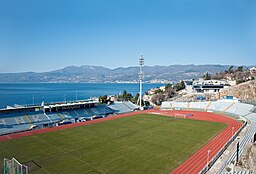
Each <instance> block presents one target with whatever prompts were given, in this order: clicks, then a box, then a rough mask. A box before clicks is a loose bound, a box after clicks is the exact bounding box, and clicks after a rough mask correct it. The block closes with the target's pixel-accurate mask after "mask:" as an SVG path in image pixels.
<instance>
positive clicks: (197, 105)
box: [161, 100, 256, 173]
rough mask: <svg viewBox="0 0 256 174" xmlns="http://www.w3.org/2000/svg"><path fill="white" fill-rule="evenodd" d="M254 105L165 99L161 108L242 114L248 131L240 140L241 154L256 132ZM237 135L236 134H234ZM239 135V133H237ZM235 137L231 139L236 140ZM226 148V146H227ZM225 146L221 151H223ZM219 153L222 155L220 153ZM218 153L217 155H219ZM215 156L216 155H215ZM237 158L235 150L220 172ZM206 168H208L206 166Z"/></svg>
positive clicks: (231, 114) (233, 114) (233, 102)
mask: <svg viewBox="0 0 256 174" xmlns="http://www.w3.org/2000/svg"><path fill="white" fill-rule="evenodd" d="M253 108H254V106H253V105H250V104H245V103H240V102H237V101H231V100H230V101H223V100H219V101H209V102H171V101H165V102H163V103H162V105H161V109H173V110H175V109H192V110H204V111H212V112H220V113H223V114H227V115H229V116H241V117H243V118H244V119H246V120H247V123H248V124H247V125H249V127H248V131H247V132H246V133H245V135H244V136H243V137H241V140H240V144H239V145H240V146H239V155H241V154H242V152H243V149H244V147H245V145H246V144H247V143H249V142H251V141H252V139H253V137H254V135H255V133H256V114H255V113H252V112H251V111H252V110H253ZM234 136H235V135H234ZM236 136H237V135H236ZM234 139H235V137H233V138H232V139H231V140H234ZM225 148H226V147H225ZM223 151H224V147H223V150H222V152H221V153H223ZM217 155H220V154H219V153H218V154H217ZM217 155H216V156H217ZM214 158H215V157H214ZM235 160H236V152H233V153H232V155H231V157H230V158H229V159H228V160H227V161H226V163H225V165H223V166H222V167H221V168H220V171H219V173H222V172H223V171H224V169H225V167H226V166H227V165H229V164H230V163H231V162H232V161H235ZM205 169H207V170H208V167H207V166H206V167H205ZM237 173H247V171H241V172H237Z"/></svg>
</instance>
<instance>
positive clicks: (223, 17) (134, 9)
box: [0, 0, 256, 73]
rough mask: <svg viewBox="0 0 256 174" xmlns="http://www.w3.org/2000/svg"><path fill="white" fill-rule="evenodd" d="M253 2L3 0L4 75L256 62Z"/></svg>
mask: <svg viewBox="0 0 256 174" xmlns="http://www.w3.org/2000/svg"><path fill="white" fill-rule="evenodd" d="M255 9H256V1H255V0H0V73H5V72H28V71H33V72H45V71H51V70H55V69H60V68H63V67H65V66H70V65H74V66H81V65H97V66H104V67H108V68H111V69H113V68H117V67H129V66H137V65H138V59H139V56H140V54H141V53H142V54H143V55H144V58H145V65H148V66H153V65H173V64H182V65H183V64H184V65H185V64H197V65H198V64H227V65H230V64H233V65H255V64H256V10H255Z"/></svg>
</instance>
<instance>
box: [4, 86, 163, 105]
mask: <svg viewBox="0 0 256 174" xmlns="http://www.w3.org/2000/svg"><path fill="white" fill-rule="evenodd" d="M162 85H163V84H143V92H146V91H148V90H150V89H152V88H155V87H160V86H162ZM124 90H126V91H127V92H128V93H131V94H132V95H136V93H139V84H136V83H0V108H5V107H6V106H7V105H8V106H13V105H14V104H18V105H33V104H35V105H40V103H41V102H42V101H44V102H45V103H50V102H63V101H73V100H86V99H89V98H90V97H99V96H100V95H116V94H120V93H122V92H123V91H124Z"/></svg>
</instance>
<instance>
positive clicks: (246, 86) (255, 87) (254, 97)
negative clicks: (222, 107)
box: [220, 80, 256, 103]
mask: <svg viewBox="0 0 256 174" xmlns="http://www.w3.org/2000/svg"><path fill="white" fill-rule="evenodd" d="M225 95H231V96H235V97H237V98H239V99H240V100H241V101H243V102H252V103H256V80H252V81H248V82H244V83H241V84H239V85H236V86H233V87H230V88H227V89H224V90H222V91H221V92H220V96H221V97H222V96H225Z"/></svg>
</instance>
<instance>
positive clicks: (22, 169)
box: [4, 158, 28, 174]
mask: <svg viewBox="0 0 256 174" xmlns="http://www.w3.org/2000/svg"><path fill="white" fill-rule="evenodd" d="M4 174H28V167H27V166H25V165H24V164H21V163H19V161H18V160H16V159H15V158H12V159H10V160H9V159H7V158H4Z"/></svg>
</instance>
